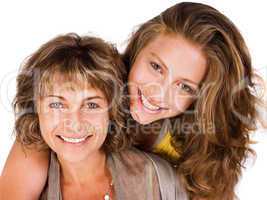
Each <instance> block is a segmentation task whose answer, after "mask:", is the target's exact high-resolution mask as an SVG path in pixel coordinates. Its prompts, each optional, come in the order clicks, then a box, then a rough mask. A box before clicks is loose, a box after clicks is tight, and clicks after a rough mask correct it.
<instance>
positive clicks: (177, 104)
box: [171, 97, 193, 116]
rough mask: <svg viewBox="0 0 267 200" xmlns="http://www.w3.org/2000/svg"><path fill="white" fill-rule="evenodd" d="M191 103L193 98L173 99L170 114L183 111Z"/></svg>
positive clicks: (177, 113) (173, 114)
mask: <svg viewBox="0 0 267 200" xmlns="http://www.w3.org/2000/svg"><path fill="white" fill-rule="evenodd" d="M192 103H193V100H192V98H190V97H179V98H176V100H175V101H173V102H172V104H171V105H172V106H171V113H172V116H175V115H179V114H181V113H184V112H185V111H186V110H187V109H188V108H189V107H190V105H191V104H192Z"/></svg>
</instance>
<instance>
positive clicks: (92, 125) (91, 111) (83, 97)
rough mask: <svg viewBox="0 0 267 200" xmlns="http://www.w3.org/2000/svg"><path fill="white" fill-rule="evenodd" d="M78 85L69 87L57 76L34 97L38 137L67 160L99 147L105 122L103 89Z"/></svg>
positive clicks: (72, 160) (105, 111)
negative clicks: (40, 136) (38, 130)
mask: <svg viewBox="0 0 267 200" xmlns="http://www.w3.org/2000/svg"><path fill="white" fill-rule="evenodd" d="M71 84H74V83H71ZM68 85H69V84H68ZM79 88H80V87H76V88H75V89H71V88H70V87H68V86H67V85H66V84H65V83H64V82H63V81H60V80H58V81H55V83H54V86H53V90H51V91H50V92H47V94H45V95H44V96H43V97H41V98H40V100H39V101H38V116H39V124H40V129H41V134H42V137H43V138H44V140H45V142H46V143H47V144H48V145H49V147H50V148H51V149H52V150H53V151H55V152H56V153H57V155H58V156H60V157H61V158H63V159H65V160H68V161H71V162H75V161H81V160H83V159H86V158H87V157H88V156H90V155H94V153H96V152H98V151H99V150H100V148H101V146H102V145H103V143H104V141H105V138H106V136H107V129H108V123H109V115H108V103H107V101H106V98H105V97H104V95H103V93H102V92H101V91H99V90H97V89H94V88H92V87H86V88H83V89H79Z"/></svg>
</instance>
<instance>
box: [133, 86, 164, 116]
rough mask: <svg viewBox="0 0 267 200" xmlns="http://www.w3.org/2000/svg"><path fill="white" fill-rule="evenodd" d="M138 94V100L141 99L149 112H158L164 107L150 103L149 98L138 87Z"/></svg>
mask: <svg viewBox="0 0 267 200" xmlns="http://www.w3.org/2000/svg"><path fill="white" fill-rule="evenodd" d="M138 95H139V98H140V101H141V103H142V105H143V107H144V108H145V109H146V110H148V111H149V112H153V113H155V112H159V111H160V110H162V109H166V108H163V107H160V106H157V105H154V104H152V103H150V102H149V100H148V99H147V98H146V97H145V96H144V95H143V94H142V92H141V90H140V89H138Z"/></svg>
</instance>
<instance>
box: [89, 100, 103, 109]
mask: <svg viewBox="0 0 267 200" xmlns="http://www.w3.org/2000/svg"><path fill="white" fill-rule="evenodd" d="M87 108H89V109H97V108H100V106H99V105H98V104H97V103H93V102H90V103H87Z"/></svg>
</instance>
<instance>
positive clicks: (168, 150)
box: [152, 131, 180, 161]
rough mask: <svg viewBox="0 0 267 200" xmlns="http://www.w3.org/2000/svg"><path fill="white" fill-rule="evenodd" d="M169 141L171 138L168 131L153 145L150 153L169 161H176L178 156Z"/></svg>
mask: <svg viewBox="0 0 267 200" xmlns="http://www.w3.org/2000/svg"><path fill="white" fill-rule="evenodd" d="M171 139H172V136H171V133H170V131H167V132H165V134H164V136H163V138H162V139H161V140H160V141H159V142H158V144H157V143H156V144H155V146H154V147H153V149H152V151H153V152H154V153H156V154H159V155H161V156H163V157H165V158H166V159H168V160H170V161H177V160H178V158H179V157H180V154H179V153H178V152H177V151H176V150H175V149H174V148H173V146H172V145H171Z"/></svg>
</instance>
